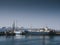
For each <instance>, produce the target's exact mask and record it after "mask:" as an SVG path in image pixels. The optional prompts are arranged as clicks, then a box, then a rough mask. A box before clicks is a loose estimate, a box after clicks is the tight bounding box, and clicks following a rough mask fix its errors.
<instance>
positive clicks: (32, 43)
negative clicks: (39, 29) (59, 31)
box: [0, 35, 60, 45]
mask: <svg viewBox="0 0 60 45" xmlns="http://www.w3.org/2000/svg"><path fill="white" fill-rule="evenodd" d="M57 44H58V45H60V36H24V35H16V36H0V45H57Z"/></svg>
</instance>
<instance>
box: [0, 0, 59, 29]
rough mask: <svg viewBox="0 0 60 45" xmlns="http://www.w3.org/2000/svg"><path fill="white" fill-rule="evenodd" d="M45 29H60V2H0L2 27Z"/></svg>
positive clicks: (0, 22) (57, 0)
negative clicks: (14, 23)
mask: <svg viewBox="0 0 60 45" xmlns="http://www.w3.org/2000/svg"><path fill="white" fill-rule="evenodd" d="M14 20H15V22H16V25H17V26H19V27H21V26H23V27H30V26H31V27H36V28H39V27H45V26H48V27H50V28H53V29H60V1H59V0H0V27H3V26H6V27H9V26H12V23H13V21H14Z"/></svg>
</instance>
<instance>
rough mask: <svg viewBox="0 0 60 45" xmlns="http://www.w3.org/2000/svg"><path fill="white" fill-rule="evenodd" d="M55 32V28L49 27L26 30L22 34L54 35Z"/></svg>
mask: <svg viewBox="0 0 60 45" xmlns="http://www.w3.org/2000/svg"><path fill="white" fill-rule="evenodd" d="M52 34H55V31H54V30H50V29H48V28H47V27H46V28H42V29H39V30H25V31H24V32H22V33H21V35H52Z"/></svg>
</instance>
